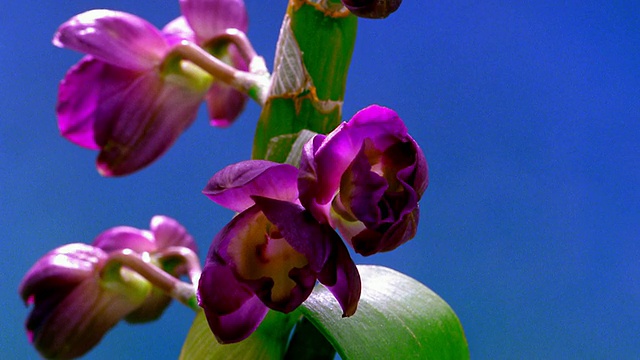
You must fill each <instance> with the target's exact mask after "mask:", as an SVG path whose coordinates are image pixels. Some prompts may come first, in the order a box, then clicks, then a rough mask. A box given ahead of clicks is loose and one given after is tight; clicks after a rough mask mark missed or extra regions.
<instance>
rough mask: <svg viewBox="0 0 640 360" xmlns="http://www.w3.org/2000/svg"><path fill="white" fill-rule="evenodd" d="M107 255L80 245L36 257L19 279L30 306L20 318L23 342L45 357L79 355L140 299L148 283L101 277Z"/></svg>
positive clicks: (20, 290)
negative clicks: (22, 319)
mask: <svg viewBox="0 0 640 360" xmlns="http://www.w3.org/2000/svg"><path fill="white" fill-rule="evenodd" d="M106 260H107V254H106V253H105V252H104V251H103V250H102V249H100V248H97V247H94V246H89V245H85V244H69V245H65V246H62V247H59V248H57V249H55V250H53V251H51V252H49V253H48V254H46V255H45V256H44V257H42V258H41V259H40V260H38V262H36V264H35V265H33V267H32V268H31V269H30V270H29V271H28V272H27V274H26V275H25V277H24V278H23V280H22V282H21V283H20V289H19V292H20V295H21V296H22V299H23V300H24V301H25V303H26V304H27V305H33V309H32V311H31V313H30V314H29V316H28V318H27V321H26V324H25V326H26V329H27V334H28V336H29V340H30V341H31V342H32V343H33V345H34V346H35V347H36V349H37V350H38V351H39V352H40V354H42V356H44V357H46V358H56V359H71V358H75V357H78V356H81V355H83V354H85V353H86V352H87V351H89V350H90V349H91V348H92V347H93V346H95V345H96V344H97V343H98V342H99V341H100V339H101V338H102V336H103V335H104V334H105V333H106V332H107V331H108V330H109V329H111V328H112V327H113V326H115V325H116V324H117V323H118V322H119V321H120V320H121V319H122V318H123V317H124V316H126V315H127V314H129V313H130V312H132V311H133V310H135V309H136V308H138V307H139V306H140V305H141V304H142V303H143V302H144V301H145V299H146V297H147V295H148V293H149V291H150V288H151V284H149V282H147V281H146V280H144V279H142V278H140V277H138V276H135V274H127V276H120V275H118V277H119V279H118V281H105V280H103V279H102V278H101V277H100V271H101V270H103V266H104V265H105V262H106Z"/></svg>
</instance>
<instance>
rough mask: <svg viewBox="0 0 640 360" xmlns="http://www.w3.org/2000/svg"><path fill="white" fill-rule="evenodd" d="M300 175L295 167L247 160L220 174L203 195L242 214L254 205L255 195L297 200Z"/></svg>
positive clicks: (213, 178)
mask: <svg viewBox="0 0 640 360" xmlns="http://www.w3.org/2000/svg"><path fill="white" fill-rule="evenodd" d="M297 175H298V169H296V168H295V167H294V166H291V165H287V164H279V163H275V162H271V161H265V160H247V161H242V162H239V163H237V164H232V165H229V166H227V167H225V168H224V169H222V170H220V171H218V172H217V173H216V174H215V175H214V176H213V177H212V178H211V179H210V180H209V182H208V183H207V186H205V188H204V190H203V191H202V192H203V193H204V194H205V195H206V196H207V197H209V198H210V199H211V200H213V201H215V202H216V203H218V204H220V205H222V206H224V207H226V208H229V209H231V210H234V211H237V212H241V211H244V210H246V209H247V208H249V207H251V206H252V205H253V204H254V201H253V199H252V198H251V196H254V195H258V196H265V197H270V198H274V199H280V200H290V201H293V200H295V199H296V198H297V197H298V190H297V187H296V183H297Z"/></svg>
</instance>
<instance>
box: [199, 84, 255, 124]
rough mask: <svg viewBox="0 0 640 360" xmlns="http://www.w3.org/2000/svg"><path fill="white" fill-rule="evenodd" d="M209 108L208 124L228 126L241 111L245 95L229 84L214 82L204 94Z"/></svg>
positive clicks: (244, 102)
mask: <svg viewBox="0 0 640 360" xmlns="http://www.w3.org/2000/svg"><path fill="white" fill-rule="evenodd" d="M205 100H206V102H207V109H208V110H209V117H210V124H211V125H212V126H216V127H228V126H230V125H231V124H232V123H233V121H234V120H235V119H236V118H237V117H238V116H239V115H240V113H242V110H244V106H245V104H246V103H247V96H246V95H245V94H243V93H242V92H240V91H238V90H236V89H234V88H232V87H231V86H229V85H226V84H224V83H221V82H219V81H216V82H214V83H213V84H212V85H211V88H210V89H209V92H207V95H206V96H205Z"/></svg>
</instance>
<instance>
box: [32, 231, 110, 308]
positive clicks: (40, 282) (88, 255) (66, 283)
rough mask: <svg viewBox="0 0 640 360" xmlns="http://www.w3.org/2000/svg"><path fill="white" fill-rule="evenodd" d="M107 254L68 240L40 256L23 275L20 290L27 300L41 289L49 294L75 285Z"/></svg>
mask: <svg viewBox="0 0 640 360" xmlns="http://www.w3.org/2000/svg"><path fill="white" fill-rule="evenodd" d="M105 259H106V254H105V253H104V252H103V251H102V250H101V249H99V248H96V247H93V246H90V245H86V244H80V243H75V244H68V245H64V246H61V247H59V248H57V249H54V250H52V251H50V252H49V253H47V254H46V255H45V256H43V257H42V258H40V259H39V260H38V261H37V262H36V263H35V264H34V265H33V266H32V267H31V269H29V271H28V272H27V274H26V275H25V276H24V278H23V279H22V282H21V283H20V287H19V293H20V295H21V297H22V299H23V300H24V301H25V302H28V301H29V299H30V298H31V297H33V296H38V294H40V293H44V294H48V293H50V292H54V291H55V290H56V289H59V288H62V289H64V288H68V287H71V286H75V285H77V284H78V283H80V282H81V281H83V280H85V279H87V278H88V277H91V276H92V275H93V272H94V269H95V267H96V266H98V265H99V264H101V263H102V262H104V261H105Z"/></svg>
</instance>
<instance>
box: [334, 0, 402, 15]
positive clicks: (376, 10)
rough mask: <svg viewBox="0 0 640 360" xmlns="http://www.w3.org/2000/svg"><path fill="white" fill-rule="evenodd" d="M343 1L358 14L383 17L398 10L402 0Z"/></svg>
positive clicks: (350, 9)
mask: <svg viewBox="0 0 640 360" xmlns="http://www.w3.org/2000/svg"><path fill="white" fill-rule="evenodd" d="M342 3H343V4H344V6H345V7H346V8H347V9H349V11H351V12H352V13H353V14H354V15H356V16H359V17H363V18H370V19H383V18H386V17H387V16H389V15H391V13H393V12H394V11H396V10H398V8H399V7H400V4H401V3H402V0H342Z"/></svg>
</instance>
